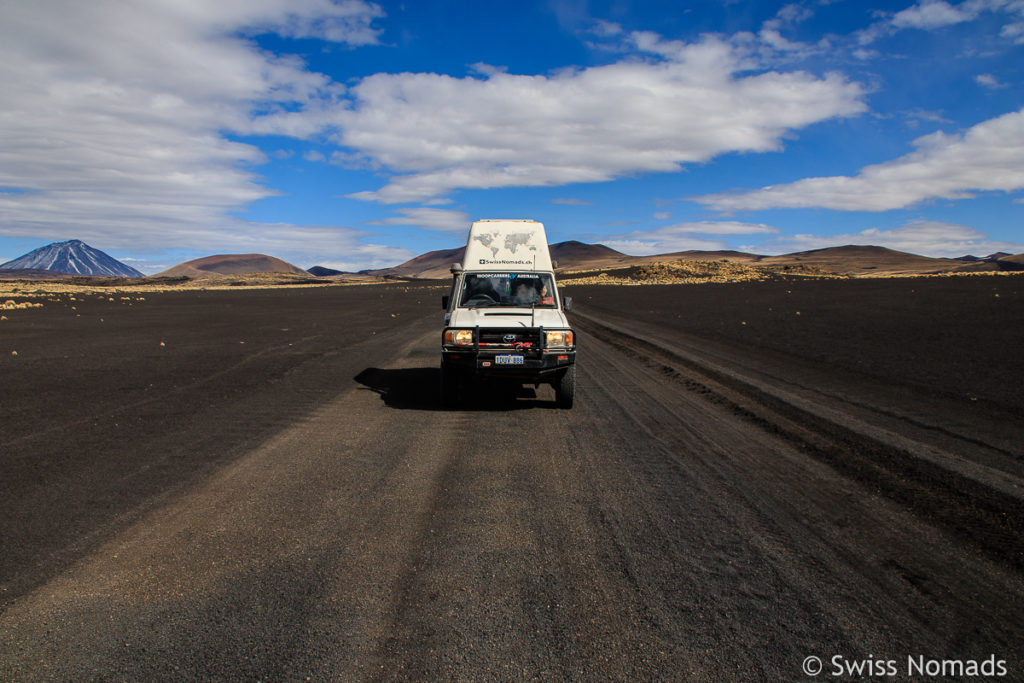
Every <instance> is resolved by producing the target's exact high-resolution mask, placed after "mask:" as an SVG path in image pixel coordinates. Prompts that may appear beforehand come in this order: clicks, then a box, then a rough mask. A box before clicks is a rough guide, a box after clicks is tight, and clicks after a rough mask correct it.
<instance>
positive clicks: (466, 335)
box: [444, 330, 473, 346]
mask: <svg viewBox="0 0 1024 683" xmlns="http://www.w3.org/2000/svg"><path fill="white" fill-rule="evenodd" d="M444 343H445V344H454V345H455V346H472V345H473V330H445V331H444Z"/></svg>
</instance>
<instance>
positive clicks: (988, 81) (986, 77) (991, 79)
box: [974, 74, 1007, 90]
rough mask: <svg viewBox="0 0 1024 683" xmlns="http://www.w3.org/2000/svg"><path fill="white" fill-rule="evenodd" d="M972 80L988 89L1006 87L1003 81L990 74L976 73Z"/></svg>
mask: <svg viewBox="0 0 1024 683" xmlns="http://www.w3.org/2000/svg"><path fill="white" fill-rule="evenodd" d="M974 82H975V83H977V84H978V85H980V86H981V87H983V88H988V89H990V90H1001V89H1003V88H1005V87H1007V85H1006V84H1005V83H1000V82H999V79H998V78H996V77H995V76H993V75H992V74H978V75H977V76H975V77H974Z"/></svg>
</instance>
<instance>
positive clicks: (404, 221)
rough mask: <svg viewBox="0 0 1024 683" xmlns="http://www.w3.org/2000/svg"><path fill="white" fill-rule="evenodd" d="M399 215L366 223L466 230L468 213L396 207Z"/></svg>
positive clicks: (453, 230)
mask: <svg viewBox="0 0 1024 683" xmlns="http://www.w3.org/2000/svg"><path fill="white" fill-rule="evenodd" d="M398 212H399V213H400V214H402V215H401V216H393V217H391V218H384V219H381V220H376V221H368V222H367V225H410V226H414V227H417V228H424V229H426V230H440V231H441V232H468V231H469V224H470V219H469V215H468V214H466V213H464V212H462V211H455V210H452V209H429V208H424V207H420V208H414V209H398Z"/></svg>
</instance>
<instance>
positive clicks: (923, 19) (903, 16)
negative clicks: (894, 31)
mask: <svg viewBox="0 0 1024 683" xmlns="http://www.w3.org/2000/svg"><path fill="white" fill-rule="evenodd" d="M965 4H966V3H965ZM976 15H977V11H976V10H974V9H973V8H969V9H968V8H964V7H962V6H961V7H954V6H952V5H950V4H949V3H948V2H944V0H925V1H924V2H920V3H918V4H916V5H912V6H910V7H908V8H907V9H905V10H903V11H901V12H897V13H896V14H895V15H894V16H893V17H892V25H893V26H895V27H896V28H918V29H925V30H928V29H935V28H940V27H942V26H950V25H952V24H959V23H961V22H964V21H970V20H971V19H973V18H974V17H975V16H976Z"/></svg>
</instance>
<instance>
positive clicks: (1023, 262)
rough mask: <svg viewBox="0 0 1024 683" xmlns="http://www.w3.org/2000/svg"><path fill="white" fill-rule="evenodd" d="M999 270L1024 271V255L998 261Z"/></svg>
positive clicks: (1006, 257) (1015, 255) (1007, 257)
mask: <svg viewBox="0 0 1024 683" xmlns="http://www.w3.org/2000/svg"><path fill="white" fill-rule="evenodd" d="M996 266H997V267H998V268H999V270H1024V254H1013V255H1012V256H1004V257H1002V258H1001V259H999V260H997V261H996Z"/></svg>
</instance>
